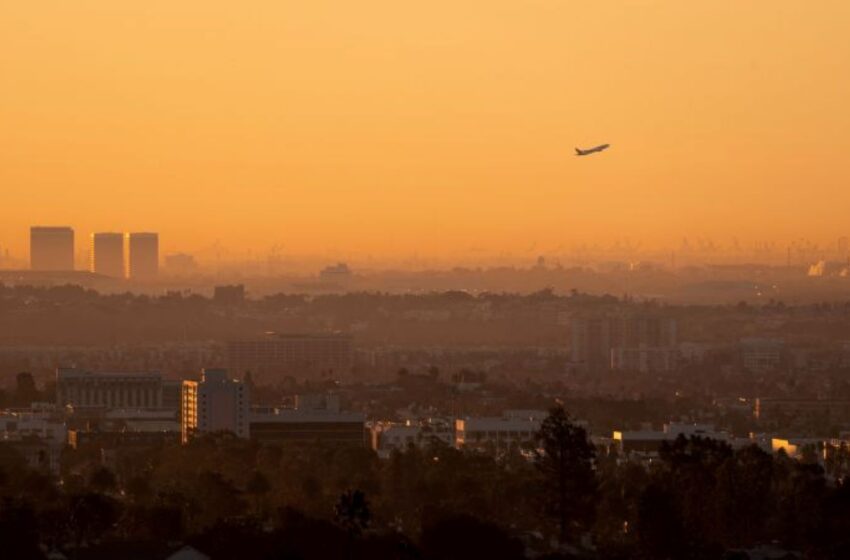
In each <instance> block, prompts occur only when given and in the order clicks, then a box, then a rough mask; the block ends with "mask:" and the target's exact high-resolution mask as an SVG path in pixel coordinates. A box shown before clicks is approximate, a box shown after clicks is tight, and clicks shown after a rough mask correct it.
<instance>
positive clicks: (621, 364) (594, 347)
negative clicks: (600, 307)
mask: <svg viewBox="0 0 850 560" xmlns="http://www.w3.org/2000/svg"><path fill="white" fill-rule="evenodd" d="M570 327H571V328H570V335H571V345H570V348H571V353H572V354H571V364H570V367H571V368H572V369H575V370H577V371H583V372H603V371H610V370H622V371H640V372H649V371H671V370H673V369H674V368H675V367H676V357H677V354H678V350H677V336H676V334H677V333H676V321H675V319H672V318H669V317H666V316H664V315H662V314H660V313H658V312H654V313H640V312H634V313H607V312H600V313H585V314H582V315H579V316H576V317H573V319H572V321H571V325H570Z"/></svg>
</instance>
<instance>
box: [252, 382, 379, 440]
mask: <svg viewBox="0 0 850 560" xmlns="http://www.w3.org/2000/svg"><path fill="white" fill-rule="evenodd" d="M250 432H251V438H252V439H254V440H256V441H258V442H261V443H266V444H287V443H318V442H324V443H330V444H335V445H355V446H365V445H367V443H368V442H367V433H366V419H365V416H364V415H363V414H362V413H359V412H344V411H342V410H340V401H339V395H337V394H333V393H331V394H317V395H299V396H298V397H296V398H295V406H294V407H283V406H281V407H264V408H254V409H253V410H252V411H251V417H250Z"/></svg>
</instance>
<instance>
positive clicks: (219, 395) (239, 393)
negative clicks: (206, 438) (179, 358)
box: [181, 369, 251, 443]
mask: <svg viewBox="0 0 850 560" xmlns="http://www.w3.org/2000/svg"><path fill="white" fill-rule="evenodd" d="M250 409H251V398H250V390H249V387H248V384H247V383H244V382H243V381H240V380H238V379H231V378H230V377H229V376H228V372H227V370H226V369H204V370H203V372H202V374H201V380H200V381H184V382H183V391H182V402H181V434H182V440H183V443H188V442H189V440H190V439H191V438H192V437H193V436H194V435H195V434H199V433H210V432H230V433H233V434H235V435H236V436H238V437H241V438H247V437H249V435H250V418H249V414H250Z"/></svg>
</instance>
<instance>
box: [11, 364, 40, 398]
mask: <svg viewBox="0 0 850 560" xmlns="http://www.w3.org/2000/svg"><path fill="white" fill-rule="evenodd" d="M35 400H38V389H37V388H36V386H35V379H34V378H33V376H32V374H31V373H30V372H28V371H22V372H20V373H19V374H18V375H17V376H15V402H16V403H17V404H18V405H19V406H30V405H31V404H32V402H33V401H35Z"/></svg>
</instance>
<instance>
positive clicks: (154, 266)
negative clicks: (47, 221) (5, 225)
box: [30, 226, 159, 279]
mask: <svg viewBox="0 0 850 560" xmlns="http://www.w3.org/2000/svg"><path fill="white" fill-rule="evenodd" d="M30 268H31V269H32V270H44V271H69V270H74V230H73V229H72V228H70V227H44V226H33V227H31V228H30ZM89 270H90V271H91V272H94V273H97V274H102V275H104V276H109V277H112V278H125V277H128V278H135V279H145V278H153V277H155V276H156V275H157V274H158V273H159V234H156V233H149V232H143V233H126V234H124V233H93V234H92V235H91V247H90V255H89Z"/></svg>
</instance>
